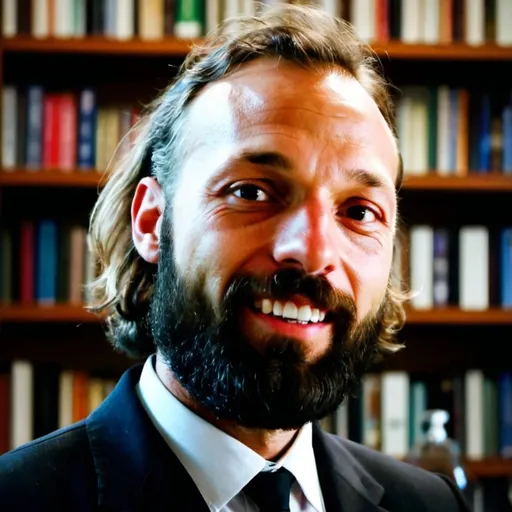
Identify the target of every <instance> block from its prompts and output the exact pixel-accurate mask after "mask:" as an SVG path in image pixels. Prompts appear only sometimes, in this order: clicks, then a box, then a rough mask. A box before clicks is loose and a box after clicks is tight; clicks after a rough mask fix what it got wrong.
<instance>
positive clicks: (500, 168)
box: [397, 4, 512, 176]
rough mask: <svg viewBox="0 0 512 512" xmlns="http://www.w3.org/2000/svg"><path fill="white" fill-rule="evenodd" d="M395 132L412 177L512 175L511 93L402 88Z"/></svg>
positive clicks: (406, 167)
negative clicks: (497, 173)
mask: <svg viewBox="0 0 512 512" xmlns="http://www.w3.org/2000/svg"><path fill="white" fill-rule="evenodd" d="M511 5H512V4H511ZM397 128H398V135H399V140H400V149H401V152H402V157H403V160H404V168H405V171H406V173H408V174H414V175H425V174H427V173H429V172H436V173H438V174H442V175H459V176H463V175H465V174H467V173H468V170H469V172H476V173H489V172H491V171H493V172H501V173H503V174H507V175H512V94H510V93H504V94H501V95H500V94H498V93H496V92H494V93H493V94H491V93H490V92H484V93H482V92H476V91H474V92H473V91H472V92H469V91H468V90H466V89H457V88H452V87H448V86H447V85H441V86H440V87H431V88H428V87H420V86H418V87H404V88H403V89H402V94H401V96H400V98H399V99H398V100H397Z"/></svg>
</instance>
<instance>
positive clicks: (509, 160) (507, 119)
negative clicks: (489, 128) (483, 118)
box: [502, 105, 512, 174]
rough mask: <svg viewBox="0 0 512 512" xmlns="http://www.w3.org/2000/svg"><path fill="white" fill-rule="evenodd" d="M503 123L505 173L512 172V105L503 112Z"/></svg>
mask: <svg viewBox="0 0 512 512" xmlns="http://www.w3.org/2000/svg"><path fill="white" fill-rule="evenodd" d="M502 125H503V173H504V174H512V105H507V106H506V107H505V108H504V109H503V113H502Z"/></svg>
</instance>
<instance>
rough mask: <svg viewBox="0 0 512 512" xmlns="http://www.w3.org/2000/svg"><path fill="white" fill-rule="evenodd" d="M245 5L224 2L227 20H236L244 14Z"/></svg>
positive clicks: (231, 1)
mask: <svg viewBox="0 0 512 512" xmlns="http://www.w3.org/2000/svg"><path fill="white" fill-rule="evenodd" d="M242 9H243V5H241V4H240V3H239V1H238V0H224V13H223V18H224V19H225V20H227V19H230V18H235V17H237V16H240V15H241V14H242Z"/></svg>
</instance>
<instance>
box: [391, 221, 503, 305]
mask: <svg viewBox="0 0 512 512" xmlns="http://www.w3.org/2000/svg"><path fill="white" fill-rule="evenodd" d="M401 241H402V248H401V250H397V251H396V253H395V260H394V265H395V274H396V276H397V277H398V278H399V279H400V280H401V281H402V282H403V283H405V284H406V286H407V287H408V288H409V289H411V290H412V291H413V292H414V293H415V295H414V296H413V298H412V301H411V306H412V307H413V308H415V309H432V308H436V307H438V308H442V307H446V306H458V307H459V308H461V309H464V310H486V309H488V308H489V307H491V306H494V307H503V308H512V228H511V227H508V228H502V229H491V230H490V229H489V228H488V227H486V226H476V225H471V226H469V225H468V226H459V227H440V226H439V227H434V226H428V225H412V226H410V227H409V228H408V229H404V230H403V232H402V233H401ZM511 314H512V311H511Z"/></svg>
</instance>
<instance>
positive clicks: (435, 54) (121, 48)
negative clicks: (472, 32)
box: [1, 36, 512, 61]
mask: <svg viewBox="0 0 512 512" xmlns="http://www.w3.org/2000/svg"><path fill="white" fill-rule="evenodd" d="M200 43H201V39H200V38H199V39H191V40H186V39H185V40H183V39H177V38H174V37H167V38H165V39H163V40H158V41H144V40H140V39H133V40H130V41H116V40H112V39H107V38H104V37H89V38H87V39H55V38H47V39H40V40H34V39H33V38H31V37H19V36H18V37H14V38H10V39H4V40H3V41H2V42H1V47H2V50H3V51H4V52H5V53H11V52H12V53H38V54H40V53H74V54H102V55H105V54H109V55H137V56H140V55H145V56H155V55H161V56H162V55H163V56H176V57H183V56H184V55H186V53H187V52H188V51H189V49H190V47H191V46H192V45H194V44H200ZM372 48H373V49H374V50H375V53H376V55H378V56H379V57H380V58H381V59H393V60H395V59H400V60H408V59H414V60H434V61H439V60H448V61H450V60H466V61H468V60H469V61H478V60H482V61H489V60H496V61H512V48H509V47H503V46H498V45H495V44H485V45H481V46H476V47H475V46H471V45H468V44H461V43H458V44H456V43H453V44H444V45H440V44H404V43H402V42H401V41H390V42H387V43H379V42H376V43H374V44H372Z"/></svg>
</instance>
